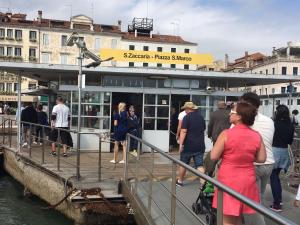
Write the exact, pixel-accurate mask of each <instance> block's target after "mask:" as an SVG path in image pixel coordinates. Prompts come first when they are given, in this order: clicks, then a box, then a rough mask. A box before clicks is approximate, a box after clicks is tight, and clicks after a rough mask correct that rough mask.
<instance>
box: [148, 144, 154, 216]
mask: <svg viewBox="0 0 300 225" xmlns="http://www.w3.org/2000/svg"><path fill="white" fill-rule="evenodd" d="M153 169H154V150H153V148H151V167H150V173H149V195H148V213H149V216H150V217H151V208H152V189H153V188H152V186H153Z"/></svg>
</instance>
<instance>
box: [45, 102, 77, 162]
mask: <svg viewBox="0 0 300 225" xmlns="http://www.w3.org/2000/svg"><path fill="white" fill-rule="evenodd" d="M69 121H70V110H69V107H68V106H66V105H65V104H64V100H63V98H62V97H58V98H57V99H56V105H55V106H54V107H53V110H52V115H51V126H52V127H55V128H61V129H65V130H67V129H69ZM65 130H60V131H59V134H60V140H61V142H62V144H63V151H64V153H63V156H64V157H67V147H68V146H70V145H71V144H70V143H71V142H72V140H71V139H70V138H71V135H70V133H69V132H67V131H65ZM50 136H51V137H50ZM50 136H49V139H50V141H52V152H51V154H52V155H53V156H55V155H56V146H55V142H56V141H57V138H58V130H57V129H54V130H52V135H50ZM60 140H58V141H60ZM71 147H72V146H71Z"/></svg>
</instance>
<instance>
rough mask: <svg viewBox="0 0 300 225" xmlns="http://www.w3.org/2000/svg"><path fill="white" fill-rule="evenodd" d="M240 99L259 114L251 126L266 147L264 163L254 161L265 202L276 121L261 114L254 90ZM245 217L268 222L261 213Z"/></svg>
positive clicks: (254, 223)
mask: <svg viewBox="0 0 300 225" xmlns="http://www.w3.org/2000/svg"><path fill="white" fill-rule="evenodd" d="M240 100H241V102H247V103H249V104H251V105H252V106H254V107H255V108H256V110H257V115H256V117H255V120H254V124H253V125H252V126H251V128H252V129H253V130H255V131H257V132H258V133H259V134H260V135H261V137H262V140H263V142H264V145H265V148H266V154H267V159H266V161H265V162H264V163H254V165H255V172H256V184H257V186H258V190H259V192H260V202H261V203H263V201H264V195H265V192H266V187H267V184H268V182H269V180H270V176H271V173H272V169H273V166H274V162H275V160H274V157H273V149H272V142H273V135H274V122H273V120H272V119H271V118H269V117H267V116H265V115H263V114H261V113H260V112H259V111H258V108H259V106H260V99H259V96H258V95H257V94H255V93H253V92H247V93H245V94H243V95H242V96H241V99H240ZM244 219H245V224H247V225H257V224H260V225H264V224H266V223H265V219H264V217H263V216H262V215H261V214H259V213H256V214H252V215H250V216H248V215H246V216H245V217H244Z"/></svg>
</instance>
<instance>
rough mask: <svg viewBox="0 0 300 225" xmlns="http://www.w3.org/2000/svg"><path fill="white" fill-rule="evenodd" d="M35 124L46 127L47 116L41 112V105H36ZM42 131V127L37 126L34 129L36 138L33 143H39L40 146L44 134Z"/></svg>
mask: <svg viewBox="0 0 300 225" xmlns="http://www.w3.org/2000/svg"><path fill="white" fill-rule="evenodd" d="M37 123H38V124H40V125H44V126H48V125H49V123H48V116H47V114H46V113H45V112H44V111H43V106H42V105H38V107H37ZM43 130H45V128H44V129H43V127H41V126H37V127H36V138H35V143H36V144H37V143H39V144H40V145H42V144H43V142H44V135H45V134H44V133H43Z"/></svg>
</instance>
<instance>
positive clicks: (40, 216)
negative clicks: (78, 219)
mask: <svg viewBox="0 0 300 225" xmlns="http://www.w3.org/2000/svg"><path fill="white" fill-rule="evenodd" d="M23 190H24V189H23V186H22V185H21V184H20V183H18V182H17V181H16V180H14V179H13V178H12V177H10V176H8V175H0V225H73V224H74V223H73V222H72V221H71V220H69V219H67V218H66V217H64V216H63V215H62V214H60V213H59V212H57V211H56V210H54V209H48V210H44V209H41V207H46V206H48V205H47V204H46V203H45V202H43V201H41V200H40V199H39V198H37V197H36V196H31V197H24V196H23Z"/></svg>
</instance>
